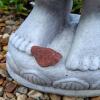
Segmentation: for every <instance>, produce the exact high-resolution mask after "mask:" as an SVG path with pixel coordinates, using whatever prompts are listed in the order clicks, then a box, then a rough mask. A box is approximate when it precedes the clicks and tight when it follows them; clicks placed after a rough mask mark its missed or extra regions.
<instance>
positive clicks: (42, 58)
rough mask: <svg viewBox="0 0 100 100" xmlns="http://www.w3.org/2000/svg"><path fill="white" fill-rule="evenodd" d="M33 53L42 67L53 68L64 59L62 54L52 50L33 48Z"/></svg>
mask: <svg viewBox="0 0 100 100" xmlns="http://www.w3.org/2000/svg"><path fill="white" fill-rule="evenodd" d="M31 52H32V55H33V56H34V57H35V59H36V61H37V63H38V64H39V65H40V66H42V67H48V66H53V65H55V64H57V63H58V62H59V61H60V59H61V58H62V55H61V54H60V53H58V52H56V51H54V50H53V49H51V48H44V47H40V46H33V47H32V49H31Z"/></svg>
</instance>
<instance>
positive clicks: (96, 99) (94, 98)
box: [90, 96, 100, 100]
mask: <svg viewBox="0 0 100 100" xmlns="http://www.w3.org/2000/svg"><path fill="white" fill-rule="evenodd" d="M90 100H100V96H98V97H93V98H91V99H90Z"/></svg>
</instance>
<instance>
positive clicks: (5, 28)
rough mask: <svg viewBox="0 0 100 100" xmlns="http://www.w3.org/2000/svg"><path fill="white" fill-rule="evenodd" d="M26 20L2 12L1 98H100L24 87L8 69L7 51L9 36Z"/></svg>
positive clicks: (5, 99) (28, 99)
mask: <svg viewBox="0 0 100 100" xmlns="http://www.w3.org/2000/svg"><path fill="white" fill-rule="evenodd" d="M23 21H24V19H23V18H20V17H18V16H15V15H12V14H10V15H8V14H0V100H100V97H93V98H78V97H77V98H76V97H66V96H59V95H55V94H45V93H42V92H39V91H35V90H33V89H29V88H27V87H24V86H22V85H20V84H19V83H17V82H16V81H14V80H13V79H12V78H11V77H10V76H9V74H8V73H7V71H6V52H7V44H8V40H9V36H10V34H11V33H12V32H14V31H15V30H16V29H17V28H18V27H19V25H20V24H21V23H22V22H23Z"/></svg>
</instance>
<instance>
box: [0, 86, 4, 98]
mask: <svg viewBox="0 0 100 100" xmlns="http://www.w3.org/2000/svg"><path fill="white" fill-rule="evenodd" d="M3 92H4V88H3V87H2V86H0V97H2V96H3Z"/></svg>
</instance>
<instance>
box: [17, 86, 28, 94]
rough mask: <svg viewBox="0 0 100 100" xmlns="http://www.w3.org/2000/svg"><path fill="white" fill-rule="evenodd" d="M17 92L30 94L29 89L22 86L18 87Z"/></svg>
mask: <svg viewBox="0 0 100 100" xmlns="http://www.w3.org/2000/svg"><path fill="white" fill-rule="evenodd" d="M16 92H18V93H22V94H26V93H27V92H28V89H27V88H26V87H23V86H21V87H18V89H17V90H16Z"/></svg>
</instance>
